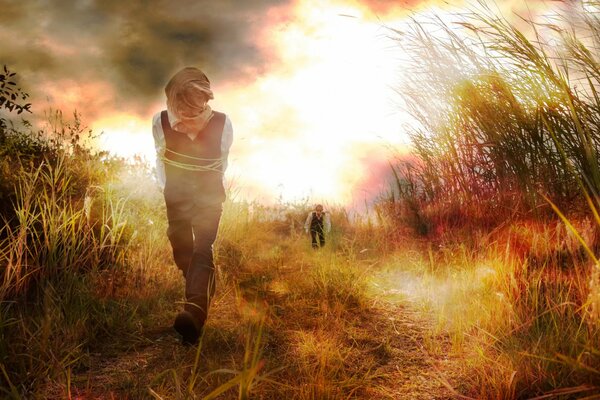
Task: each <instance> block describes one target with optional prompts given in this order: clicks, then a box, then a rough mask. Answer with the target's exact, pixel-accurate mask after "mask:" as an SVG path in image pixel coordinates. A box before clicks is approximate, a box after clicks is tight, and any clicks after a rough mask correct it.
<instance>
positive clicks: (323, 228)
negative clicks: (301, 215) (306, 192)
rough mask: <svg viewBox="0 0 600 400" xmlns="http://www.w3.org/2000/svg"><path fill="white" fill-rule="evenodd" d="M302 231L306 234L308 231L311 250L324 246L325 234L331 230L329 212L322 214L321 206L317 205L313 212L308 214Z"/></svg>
mask: <svg viewBox="0 0 600 400" xmlns="http://www.w3.org/2000/svg"><path fill="white" fill-rule="evenodd" d="M304 230H305V231H306V233H308V232H309V231H310V237H311V240H312V247H313V249H318V248H320V247H323V246H325V233H329V231H330V230H331V220H330V218H329V212H324V211H323V206H322V205H321V204H317V206H316V207H315V210H314V211H311V212H309V213H308V217H306V222H305V223H304Z"/></svg>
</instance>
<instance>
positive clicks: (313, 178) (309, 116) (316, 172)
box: [94, 2, 406, 204]
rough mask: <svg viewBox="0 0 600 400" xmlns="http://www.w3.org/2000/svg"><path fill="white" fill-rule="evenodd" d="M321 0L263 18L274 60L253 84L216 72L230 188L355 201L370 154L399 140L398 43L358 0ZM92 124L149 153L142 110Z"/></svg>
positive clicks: (257, 194)
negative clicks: (229, 137)
mask: <svg viewBox="0 0 600 400" xmlns="http://www.w3.org/2000/svg"><path fill="white" fill-rule="evenodd" d="M309 3H310V4H309ZM318 4H319V5H318V6H315V2H299V3H298V4H297V5H296V7H295V8H294V13H295V15H294V18H293V19H292V20H291V22H287V23H275V24H266V25H265V27H264V29H263V30H262V32H261V34H260V35H259V36H258V37H257V38H256V40H257V41H258V42H259V43H261V46H262V47H264V48H265V49H267V51H269V52H270V54H271V57H272V59H273V62H272V64H270V65H269V66H268V68H267V70H266V71H264V73H262V74H261V75H260V76H256V79H255V80H254V81H253V82H252V83H251V84H250V85H245V86H243V87H242V86H239V85H238V84H235V83H230V82H213V88H214V92H215V100H214V101H213V102H212V105H213V108H214V109H216V110H220V111H223V112H226V113H227V114H229V116H230V118H231V120H232V122H233V126H234V136H235V139H234V145H233V147H232V149H231V152H230V155H229V168H228V170H227V177H228V178H229V180H233V182H234V186H235V191H236V193H237V196H241V197H243V198H248V199H251V200H252V199H259V200H261V201H273V200H276V199H283V200H285V201H287V200H298V199H303V198H308V199H309V200H310V201H329V202H336V203H342V204H349V203H350V202H352V201H353V200H354V201H359V202H360V201H362V200H363V199H362V198H361V197H360V196H364V192H360V195H359V196H358V197H357V196H356V193H358V192H357V189H358V186H359V185H360V184H361V182H363V181H365V180H366V179H367V178H368V176H369V175H370V174H372V172H373V171H370V166H371V163H370V161H373V165H375V163H381V159H382V158H385V157H386V156H388V154H387V153H386V147H385V146H386V145H389V144H392V145H397V146H400V145H401V144H402V143H404V142H406V138H405V137H404V135H403V131H402V125H403V123H404V121H403V120H402V118H403V117H402V115H401V113H400V112H399V110H398V109H396V108H395V106H394V105H393V101H392V97H393V90H392V88H393V87H394V85H396V84H397V83H398V79H399V77H398V59H397V58H398V51H397V49H395V48H394V46H393V43H392V41H391V40H389V38H387V37H386V35H387V32H386V31H385V29H384V28H382V26H381V22H378V21H369V20H368V18H366V17H365V16H364V15H363V11H362V10H361V9H360V7H358V6H355V7H348V6H339V5H336V4H334V3H330V2H319V3H318ZM371 17H373V16H371ZM266 18H267V20H268V19H269V15H267V16H266ZM274 19H275V20H277V18H274ZM225 68H226V67H225ZM162 107H164V106H163V105H162V104H160V103H159V104H156V111H158V110H160V109H161V108H162ZM148 118H149V117H148ZM94 127H95V128H96V129H99V130H103V131H104V132H105V135H104V139H103V145H104V146H105V147H108V148H109V149H111V150H113V151H115V152H117V153H119V154H122V155H126V156H129V155H133V154H134V153H142V154H143V155H144V156H145V157H147V158H148V159H149V160H153V159H154V150H153V147H152V136H151V131H150V121H149V119H148V120H147V121H144V120H141V119H136V118H130V117H126V116H125V115H124V114H123V115H116V116H112V117H110V118H105V119H102V120H99V121H96V122H95V124H94ZM374 189H375V190H376V188H374Z"/></svg>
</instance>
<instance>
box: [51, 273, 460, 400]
mask: <svg viewBox="0 0 600 400" xmlns="http://www.w3.org/2000/svg"><path fill="white" fill-rule="evenodd" d="M409 281H410V280H409V276H408V275H407V274H406V273H405V272H403V271H399V270H396V271H386V272H378V273H377V274H376V276H375V277H374V279H373V281H372V282H371V287H370V292H369V293H370V298H371V301H372V302H373V304H372V305H371V306H370V310H371V312H370V313H369V314H368V315H365V316H362V317H361V318H360V319H359V320H358V321H357V322H356V323H355V325H354V326H353V329H354V330H355V331H360V334H359V335H357V337H359V338H363V339H358V342H356V343H355V344H352V345H351V346H352V347H354V348H355V349H359V350H360V352H361V354H362V356H361V358H359V359H358V360H359V362H361V363H365V365H371V366H372V367H373V368H372V370H371V371H370V372H369V373H370V374H372V376H374V378H373V379H372V380H370V381H367V382H369V383H368V384H369V385H370V386H371V387H369V388H368V389H366V390H357V391H356V394H355V395H354V396H351V397H349V398H369V399H451V398H456V396H455V395H454V394H455V392H453V389H451V388H452V387H457V383H459V377H457V376H454V374H453V371H457V370H459V369H458V368H455V366H456V365H457V364H456V363H457V362H458V360H455V359H452V358H451V357H449V356H448V350H449V347H450V345H449V341H448V339H447V338H446V337H445V336H444V335H439V334H438V335H434V334H433V333H432V332H434V329H433V322H432V320H431V318H430V316H428V315H425V314H424V313H423V312H422V311H419V307H417V306H415V305H414V304H413V303H412V302H411V298H410V295H409V293H408V291H407V290H406V284H407V282H409ZM223 301H224V302H227V303H229V304H221V305H217V309H231V308H235V303H234V300H233V297H230V298H229V299H227V298H226V297H225V298H224V299H223ZM230 319H232V317H231V316H229V317H223V319H213V321H212V323H211V324H209V326H208V328H207V332H206V336H205V339H204V340H205V343H206V345H205V346H204V348H203V349H202V353H201V362H200V364H201V366H200V368H199V374H198V376H200V377H201V378H200V380H199V383H198V386H197V387H196V389H194V390H193V392H194V394H195V395H197V398H202V397H203V396H205V395H206V394H208V392H209V391H210V390H211V389H209V388H211V387H212V388H214V387H215V385H217V386H218V385H219V384H222V383H224V382H226V379H229V378H225V377H224V378H223V379H222V380H220V381H216V382H215V381H214V380H213V381H210V379H209V380H206V379H204V378H202V377H203V376H208V375H209V374H208V373H209V372H210V371H214V370H217V369H219V368H231V369H235V368H236V366H237V367H239V363H240V361H239V357H243V354H244V343H243V340H241V338H240V337H239V336H240V335H239V332H238V331H236V330H235V329H234V328H232V327H231V326H230V325H227V323H225V322H224V321H225V320H230ZM351 340H355V341H356V340H357V339H354V338H352V339H351ZM361 340H362V342H361ZM287 345H289V342H288V341H284V340H279V342H278V340H277V339H274V340H273V344H272V346H275V347H276V346H281V347H285V346H287ZM276 351H279V352H281V353H282V354H286V353H287V352H288V350H287V349H280V350H276ZM195 354H196V352H195V350H194V349H193V348H185V347H182V346H180V345H179V342H178V339H177V337H176V336H175V334H174V332H173V331H172V329H171V328H170V326H169V323H168V320H167V319H165V324H164V328H159V329H155V330H152V331H145V332H143V333H142V334H140V335H132V336H131V337H130V338H123V340H122V341H121V342H120V343H114V344H112V345H110V346H108V345H107V346H106V348H104V349H103V351H102V352H99V353H95V354H90V357H89V362H88V368H86V370H85V371H80V372H79V373H74V374H73V377H72V384H71V396H72V398H75V399H77V398H79V399H111V398H113V399H146V398H169V399H171V398H185V392H186V384H187V383H188V382H189V381H190V379H189V378H190V376H191V370H192V369H193V365H194V361H195ZM236 355H237V356H236ZM238 356H239V357H238ZM236 358H238V359H237V360H236ZM272 358H273V355H271V361H270V362H271V363H273V359H272ZM215 360H221V362H222V363H223V364H222V365H218V364H216V363H215ZM225 360H226V361H225ZM217 362H218V361H217ZM367 362H370V363H371V364H367ZM349 368H352V366H350V367H349ZM361 368H363V369H364V366H361ZM361 368H358V367H357V368H356V370H357V371H360V370H361ZM370 368H371V367H369V369H370ZM361 373H362V372H361ZM272 379H273V380H275V381H277V380H278V375H277V374H275V375H273V378H272ZM279 379H280V380H284V379H285V378H282V377H279ZM280 383H285V382H280ZM202 385H203V386H205V387H206V388H207V389H206V390H205V391H202V390H198V387H200V386H202ZM261 385H262V384H261V383H259V384H258V386H257V391H256V393H257V394H258V395H257V397H256V398H268V399H271V398H278V397H277V394H276V393H277V388H276V387H271V388H269V389H267V390H266V391H262V390H261V389H260V388H261ZM150 389H152V390H155V391H156V392H157V393H163V395H162V396H163V397H156V396H152V394H151V391H150ZM66 390H67V389H65V388H55V393H56V395H57V396H56V397H59V398H63V397H64V394H65V391H66ZM61 392H62V394H61ZM164 393H168V395H167V396H165V395H164ZM319 396H321V395H317V397H314V398H320V397H319ZM338 397H339V396H338ZM338 397H336V396H333V397H332V398H338ZM189 398H192V397H189ZM218 398H219V399H221V398H224V399H229V398H232V399H235V398H237V393H236V391H235V389H234V390H229V391H228V392H227V393H226V394H225V395H223V396H222V397H218ZM302 398H307V397H302ZM309 398H311V397H309ZM344 398H345V397H344Z"/></svg>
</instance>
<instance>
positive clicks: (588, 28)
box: [395, 3, 600, 230]
mask: <svg viewBox="0 0 600 400" xmlns="http://www.w3.org/2000/svg"><path fill="white" fill-rule="evenodd" d="M573 7H577V6H575V5H574V6H573ZM579 7H581V5H580V6H579ZM573 14H576V15H571V16H570V17H569V19H567V17H564V19H559V20H558V21H557V20H556V19H555V20H550V18H549V19H548V20H545V21H541V22H540V21H533V20H528V19H526V18H523V19H519V18H518V17H515V18H511V20H510V21H509V20H508V19H507V18H504V17H502V16H498V14H496V13H494V12H493V11H492V10H491V9H490V8H488V7H487V6H486V5H485V3H481V5H480V8H479V9H478V10H477V11H474V12H472V13H469V14H464V15H461V16H458V15H457V16H456V17H455V21H454V22H453V23H444V22H442V21H441V20H433V21H424V20H420V21H414V23H413V24H411V25H410V28H408V29H406V30H404V31H402V32H401V33H402V36H401V37H400V38H399V39H398V43H399V45H401V46H403V48H404V49H405V50H406V51H407V52H409V53H410V54H411V56H412V57H411V58H412V59H413V60H415V61H414V64H413V65H412V68H410V69H409V70H410V74H408V73H406V75H408V76H410V78H408V79H407V80H408V83H407V84H406V85H405V86H404V87H403V88H402V89H401V92H402V95H403V98H404V100H405V105H406V108H407V110H408V111H409V112H410V113H411V114H412V116H413V117H415V119H416V120H417V121H418V122H419V125H420V127H419V128H417V129H415V130H413V131H412V132H410V136H411V139H412V144H413V146H414V151H415V154H416V155H417V159H416V160H412V161H411V162H409V163H400V164H399V165H397V166H396V167H395V170H396V173H397V174H398V177H399V180H398V181H397V183H398V189H399V191H400V193H401V194H404V198H405V199H407V201H409V202H412V203H411V204H414V203H415V202H416V203H418V204H419V212H420V215H422V216H425V215H426V216H427V217H428V218H429V221H428V224H429V225H430V226H429V227H430V228H431V229H436V228H437V229H442V230H443V227H444V226H458V225H460V224H465V223H467V221H471V223H472V225H473V226H477V225H479V226H483V225H488V226H494V225H495V224H497V223H499V222H501V221H503V220H505V219H506V218H507V217H510V216H511V215H513V214H518V215H520V216H523V215H531V214H536V213H537V214H540V212H541V211H540V208H542V209H545V210H546V212H545V213H544V212H541V215H547V214H548V213H547V211H548V210H549V208H548V207H547V204H546V202H545V200H544V199H543V197H541V196H540V195H546V196H549V197H550V198H552V199H553V201H554V202H556V203H557V204H558V205H559V206H560V207H568V208H570V209H573V208H575V206H576V205H579V206H580V208H581V206H585V201H584V199H583V196H582V195H581V191H580V190H579V186H578V179H583V180H585V182H586V183H587V185H588V188H589V190H590V191H591V192H592V193H593V194H594V195H597V194H598V193H599V190H600V180H599V179H598V178H599V177H600V167H599V164H598V149H599V146H600V133H599V132H600V119H599V117H598V115H599V113H598V111H599V110H600V97H599V96H598V92H597V85H598V83H599V82H600V70H599V69H598V62H599V57H598V45H599V44H600V43H599V37H600V35H599V33H600V20H599V19H598V16H597V15H596V14H593V13H589V12H584V11H583V10H579V11H578V12H576V11H573ZM511 21H512V22H511ZM514 21H518V24H517V22H514ZM574 21H577V22H574ZM432 32H435V33H432ZM402 165H404V167H403V166H402ZM407 169H408V170H410V173H407ZM408 187H411V188H412V189H411V192H410V193H408V192H407V188H408ZM413 214H414V213H413ZM421 230H422V229H421Z"/></svg>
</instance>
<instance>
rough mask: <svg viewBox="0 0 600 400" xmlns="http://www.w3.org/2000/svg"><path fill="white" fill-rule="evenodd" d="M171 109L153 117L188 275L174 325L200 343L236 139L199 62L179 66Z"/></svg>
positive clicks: (177, 246)
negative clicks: (195, 65)
mask: <svg viewBox="0 0 600 400" xmlns="http://www.w3.org/2000/svg"><path fill="white" fill-rule="evenodd" d="M165 93H166V95H167V109H166V110H164V111H162V112H159V113H157V114H156V115H155V116H154V118H153V120H152V134H153V136H154V144H155V147H156V155H157V158H156V171H157V175H158V180H159V183H160V185H161V187H162V189H163V193H164V197H165V203H166V206H167V219H168V222H169V227H168V230H167V236H168V238H169V241H170V242H171V247H172V248H173V258H174V259H175V264H176V265H177V267H178V268H179V269H180V270H181V271H182V273H183V276H184V278H185V299H186V303H185V305H184V307H183V311H181V312H180V313H179V314H178V315H177V317H176V318H175V321H174V324H173V327H174V328H175V330H176V331H177V332H178V333H179V334H180V335H181V337H182V343H183V344H186V345H187V344H196V343H197V342H198V339H199V337H200V335H201V334H202V330H203V328H204V323H205V321H206V318H207V316H208V308H209V306H210V302H211V297H212V296H213V294H214V292H215V274H214V270H215V266H214V264H213V253H212V245H213V243H214V241H215V239H216V236H217V230H218V227H219V221H220V219H221V213H222V210H223V201H225V188H224V185H223V173H224V172H225V169H226V168H227V156H228V154H229V148H230V147H231V143H232V141H233V129H232V126H231V121H230V120H229V117H228V116H227V115H225V114H223V113H220V112H217V111H213V110H212V109H211V108H210V106H209V105H208V101H209V100H211V99H213V98H214V95H213V92H212V90H211V88H210V82H209V80H208V78H207V77H206V75H205V74H204V73H203V72H202V71H200V70H199V69H197V68H193V67H187V68H184V69H182V70H181V71H179V72H177V73H176V74H175V75H174V76H173V77H172V78H171V80H170V81H169V82H168V83H167V86H166V87H165Z"/></svg>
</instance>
